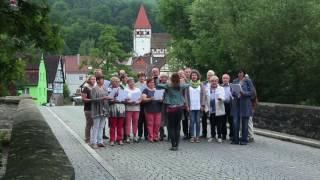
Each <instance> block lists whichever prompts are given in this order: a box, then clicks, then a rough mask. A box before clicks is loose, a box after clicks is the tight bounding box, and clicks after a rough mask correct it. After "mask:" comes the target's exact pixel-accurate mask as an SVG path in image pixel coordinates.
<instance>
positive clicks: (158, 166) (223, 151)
mask: <svg viewBox="0 0 320 180" xmlns="http://www.w3.org/2000/svg"><path fill="white" fill-rule="evenodd" d="M39 108H40V111H41V112H42V114H43V116H44V117H45V119H46V121H47V122H48V123H49V125H50V126H51V128H52V130H53V132H54V133H55V135H56V137H57V139H58V140H59V142H60V143H61V145H62V146H63V148H64V149H65V151H66V153H67V155H68V157H69V158H70V160H71V162H72V163H73V165H74V167H75V172H76V179H128V180H132V179H148V180H149V179H197V180H198V179H297V180H308V179H310V180H311V179H314V180H317V179H320V149H317V148H312V147H308V146H304V145H299V144H294V143H290V142H284V141H280V140H276V139H271V138H266V137H262V136H256V138H255V142H254V143H251V144H249V145H247V146H240V145H231V144H230V142H229V141H226V142H223V143H222V144H219V143H217V142H213V143H208V142H207V141H206V140H204V139H202V141H201V142H200V143H199V144H195V143H193V144H191V143H189V142H187V141H181V145H180V150H179V151H176V152H172V151H169V150H168V148H169V147H170V143H169V142H167V141H164V142H159V143H152V144H151V143H148V142H141V143H137V144H125V145H123V146H120V145H116V146H114V147H111V146H109V145H108V146H107V147H106V148H101V149H98V150H92V149H90V147H89V146H88V145H86V144H85V143H84V140H83V137H84V125H85V118H84V114H83V110H82V107H81V106H63V107H50V108H47V107H39Z"/></svg>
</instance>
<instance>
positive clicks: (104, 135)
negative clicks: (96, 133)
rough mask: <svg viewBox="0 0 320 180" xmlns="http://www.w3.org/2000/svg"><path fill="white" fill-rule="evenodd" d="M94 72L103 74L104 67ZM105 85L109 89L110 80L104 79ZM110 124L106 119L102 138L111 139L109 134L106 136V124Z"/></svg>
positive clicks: (99, 74)
mask: <svg viewBox="0 0 320 180" xmlns="http://www.w3.org/2000/svg"><path fill="white" fill-rule="evenodd" d="M94 74H95V76H103V73H102V69H95V70H94ZM96 84H97V83H95V85H96ZM103 86H104V87H105V88H106V89H108V90H109V86H110V81H109V80H106V79H105V80H104V83H103ZM106 120H108V119H106ZM107 124H108V122H107V121H106V124H105V126H104V127H103V135H102V138H103V139H109V137H108V136H106V125H107Z"/></svg>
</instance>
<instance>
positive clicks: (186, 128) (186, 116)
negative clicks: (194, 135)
mask: <svg viewBox="0 0 320 180" xmlns="http://www.w3.org/2000/svg"><path fill="white" fill-rule="evenodd" d="M183 116H184V118H183V121H182V128H183V129H182V130H183V134H184V136H185V137H189V136H190V132H189V112H188V111H187V110H183ZM168 119H169V118H168ZM180 119H181V117H180Z"/></svg>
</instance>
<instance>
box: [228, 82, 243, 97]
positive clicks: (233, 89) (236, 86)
mask: <svg viewBox="0 0 320 180" xmlns="http://www.w3.org/2000/svg"><path fill="white" fill-rule="evenodd" d="M241 91H242V88H241V85H240V84H231V92H232V93H235V94H237V95H239V94H240V92H241Z"/></svg>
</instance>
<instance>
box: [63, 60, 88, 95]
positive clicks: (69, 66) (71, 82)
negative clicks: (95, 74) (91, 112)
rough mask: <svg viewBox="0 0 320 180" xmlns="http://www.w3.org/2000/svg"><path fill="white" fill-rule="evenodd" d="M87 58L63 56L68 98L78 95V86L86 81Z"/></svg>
mask: <svg viewBox="0 0 320 180" xmlns="http://www.w3.org/2000/svg"><path fill="white" fill-rule="evenodd" d="M88 58H89V57H88V56H80V54H77V55H76V56H64V60H65V61H64V62H65V66H64V67H65V78H66V84H67V86H68V88H69V91H70V96H73V95H75V94H78V93H80V85H82V84H83V82H84V81H85V80H86V79H87V76H88V73H89V71H90V68H91V67H90V66H88V65H86V64H87V63H85V62H86V61H88Z"/></svg>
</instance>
